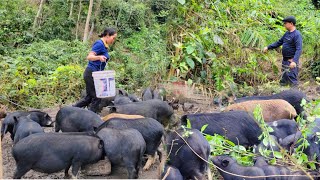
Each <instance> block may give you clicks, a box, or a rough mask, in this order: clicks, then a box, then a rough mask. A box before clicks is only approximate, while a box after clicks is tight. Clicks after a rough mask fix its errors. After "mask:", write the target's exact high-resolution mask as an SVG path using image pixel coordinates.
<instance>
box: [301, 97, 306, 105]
mask: <svg viewBox="0 0 320 180" xmlns="http://www.w3.org/2000/svg"><path fill="white" fill-rule="evenodd" d="M306 104H307V101H306V100H305V99H304V98H303V99H302V100H301V104H300V105H301V106H305V105H306Z"/></svg>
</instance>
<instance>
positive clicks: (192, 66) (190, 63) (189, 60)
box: [186, 57, 195, 69]
mask: <svg viewBox="0 0 320 180" xmlns="http://www.w3.org/2000/svg"><path fill="white" fill-rule="evenodd" d="M186 62H187V64H188V65H189V66H190V67H191V69H194V66H195V64H194V61H193V60H192V59H191V58H188V57H187V58H186Z"/></svg>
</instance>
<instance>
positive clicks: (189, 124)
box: [187, 119, 191, 129]
mask: <svg viewBox="0 0 320 180" xmlns="http://www.w3.org/2000/svg"><path fill="white" fill-rule="evenodd" d="M187 128H190V129H191V123H190V119H187Z"/></svg>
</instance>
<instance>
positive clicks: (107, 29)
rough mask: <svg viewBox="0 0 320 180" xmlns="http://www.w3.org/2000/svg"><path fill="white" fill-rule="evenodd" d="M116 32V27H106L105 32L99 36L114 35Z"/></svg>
mask: <svg viewBox="0 0 320 180" xmlns="http://www.w3.org/2000/svg"><path fill="white" fill-rule="evenodd" d="M114 34H117V31H116V30H115V29H114V28H106V29H105V30H104V31H103V33H101V34H100V35H99V37H104V36H107V35H108V36H113V35H114Z"/></svg>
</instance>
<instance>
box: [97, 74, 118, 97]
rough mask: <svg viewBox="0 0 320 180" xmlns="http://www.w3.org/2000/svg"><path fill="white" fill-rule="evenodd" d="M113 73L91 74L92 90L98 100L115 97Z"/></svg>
mask: <svg viewBox="0 0 320 180" xmlns="http://www.w3.org/2000/svg"><path fill="white" fill-rule="evenodd" d="M115 75H116V72H115V71H112V70H111V71H96V72H92V77H93V81H94V88H95V90H96V96H97V97H98V98H106V97H111V96H115V95H116V81H115Z"/></svg>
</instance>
